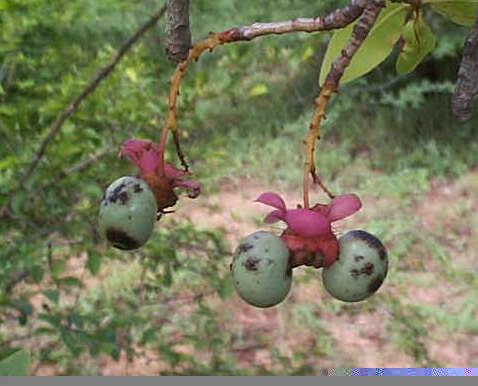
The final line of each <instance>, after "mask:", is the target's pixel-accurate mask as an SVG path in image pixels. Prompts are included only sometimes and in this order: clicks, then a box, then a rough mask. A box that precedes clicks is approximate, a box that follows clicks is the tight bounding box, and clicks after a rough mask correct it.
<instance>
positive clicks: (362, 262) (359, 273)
mask: <svg viewBox="0 0 478 386" xmlns="http://www.w3.org/2000/svg"><path fill="white" fill-rule="evenodd" d="M387 270H388V257H387V251H386V250H385V247H384V246H383V245H382V243H381V242H380V240H379V239H377V238H376V237H375V236H373V235H371V234H370V233H367V232H365V231H361V230H353V231H350V232H348V233H346V234H345V235H343V236H342V237H341V238H340V239H339V257H338V258H337V260H336V261H335V262H334V263H333V264H332V265H331V266H330V267H328V268H324V269H323V271H322V280H323V283H324V287H325V289H326V290H327V291H328V292H329V293H330V294H331V295H332V296H333V297H335V298H337V299H339V300H342V301H344V302H359V301H361V300H364V299H366V298H368V297H369V296H371V295H372V294H374V293H375V292H376V291H377V290H378V289H379V288H380V286H381V285H382V283H383V281H384V280H385V277H386V276H387Z"/></svg>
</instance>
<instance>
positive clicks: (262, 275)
mask: <svg viewBox="0 0 478 386" xmlns="http://www.w3.org/2000/svg"><path fill="white" fill-rule="evenodd" d="M256 201H258V202H261V203H264V204H266V205H270V206H273V207H275V208H276V210H274V211H272V212H271V213H269V214H268V215H267V217H266V218H265V221H266V222H269V223H270V222H275V221H278V220H282V221H284V222H286V223H287V229H286V230H285V231H284V232H283V233H282V235H281V236H280V237H278V236H276V235H274V234H272V233H269V232H264V231H259V232H255V233H252V234H250V235H249V236H247V237H245V238H244V239H243V240H242V241H241V242H240V244H239V246H238V247H237V248H236V250H235V252H234V255H233V259H232V263H231V266H230V269H231V273H232V277H233V282H234V287H235V289H236V291H237V293H238V294H239V296H240V297H241V298H242V299H243V300H245V301H246V302H247V303H249V304H251V305H254V306H256V307H272V306H275V305H277V304H279V303H280V302H281V301H283V300H284V299H285V297H286V296H287V294H288V293H289V291H290V287H291V283H292V272H293V268H295V267H298V266H300V265H308V266H314V267H315V268H323V270H322V280H323V284H324V287H325V289H326V290H327V291H328V292H329V293H330V294H331V295H332V296H333V297H335V298H337V299H340V300H342V301H345V302H358V301H361V300H364V299H366V298H368V297H369V296H371V295H372V294H373V293H375V292H376V291H377V290H378V289H379V288H380V286H381V285H382V283H383V281H384V280H385V277H386V275H387V269H388V258H387V252H386V250H385V248H384V246H383V245H382V243H381V242H380V240H378V239H377V238H376V237H375V236H373V235H371V234H370V233H367V232H365V231H361V230H354V231H350V232H348V233H346V234H345V235H344V236H342V237H341V238H340V239H339V240H337V238H336V236H335V234H334V233H333V231H332V227H331V223H332V222H333V221H336V220H339V219H341V218H344V217H347V216H349V215H351V214H352V213H354V212H356V211H357V210H359V209H360V207H361V203H360V200H359V199H358V197H357V196H355V195H353V194H346V195H342V196H337V197H335V198H333V199H332V201H331V202H330V203H329V204H328V205H322V204H317V205H315V206H314V207H313V208H312V209H303V208H297V209H292V210H290V209H289V210H288V209H286V206H285V203H284V201H283V200H282V198H280V197H279V196H278V195H277V194H275V193H271V192H268V193H264V194H262V195H261V196H260V197H259V198H258V199H257V200H256Z"/></svg>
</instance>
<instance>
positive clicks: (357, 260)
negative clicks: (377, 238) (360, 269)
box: [354, 255, 364, 263]
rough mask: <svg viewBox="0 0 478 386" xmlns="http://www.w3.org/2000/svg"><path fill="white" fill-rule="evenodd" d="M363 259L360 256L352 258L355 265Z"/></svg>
mask: <svg viewBox="0 0 478 386" xmlns="http://www.w3.org/2000/svg"><path fill="white" fill-rule="evenodd" d="M363 259H364V257H363V256H360V255H359V256H355V257H354V260H355V262H356V263H358V262H359V261H360V260H363Z"/></svg>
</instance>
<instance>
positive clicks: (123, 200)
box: [118, 192, 129, 205]
mask: <svg viewBox="0 0 478 386" xmlns="http://www.w3.org/2000/svg"><path fill="white" fill-rule="evenodd" d="M118 198H119V200H120V202H121V205H125V204H126V203H127V202H128V200H129V196H128V193H126V192H121V193H120V194H119V197H118Z"/></svg>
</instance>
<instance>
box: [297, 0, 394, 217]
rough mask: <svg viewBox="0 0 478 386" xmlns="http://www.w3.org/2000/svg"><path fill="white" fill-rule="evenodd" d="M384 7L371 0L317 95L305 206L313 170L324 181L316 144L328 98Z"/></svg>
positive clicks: (308, 144)
mask: <svg viewBox="0 0 478 386" xmlns="http://www.w3.org/2000/svg"><path fill="white" fill-rule="evenodd" d="M383 7H385V0H370V1H369V2H368V3H367V5H366V7H365V9H364V11H363V13H362V15H361V16H360V18H359V21H358V22H357V24H356V25H355V26H354V28H353V31H352V36H351V37H350V40H349V41H348V43H347V45H346V47H345V48H344V49H343V50H342V52H341V54H340V56H339V57H338V58H336V59H335V60H334V61H333V63H332V65H331V68H330V71H329V73H328V74H327V77H326V78H325V81H324V84H323V86H322V89H321V90H320V93H319V95H318V97H317V98H316V99H315V105H316V109H315V111H314V114H313V116H312V120H311V122H310V126H309V131H308V133H307V136H306V138H305V140H304V143H305V149H306V150H305V151H306V161H305V165H304V181H303V185H304V186H303V193H304V207H305V208H309V206H310V203H309V175H310V174H311V175H312V177H314V181H320V180H319V179H317V175H316V173H315V163H314V148H315V141H316V140H318V139H320V124H321V122H322V119H323V118H324V116H325V108H326V106H327V102H328V100H329V98H330V97H331V95H332V94H333V93H334V92H335V91H336V90H337V88H338V86H339V83H340V78H341V77H342V75H343V73H344V71H345V69H346V68H347V66H348V65H349V64H350V61H351V60H352V58H353V56H354V54H355V53H356V52H357V50H358V49H359V47H360V45H361V44H362V43H363V41H364V40H365V38H366V37H367V35H368V33H369V32H370V30H371V29H372V27H373V25H374V23H375V21H376V20H377V17H378V15H379V13H380V11H381V10H382V8H383ZM326 192H327V193H328V194H329V196H330V192H328V191H327V190H326Z"/></svg>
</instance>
